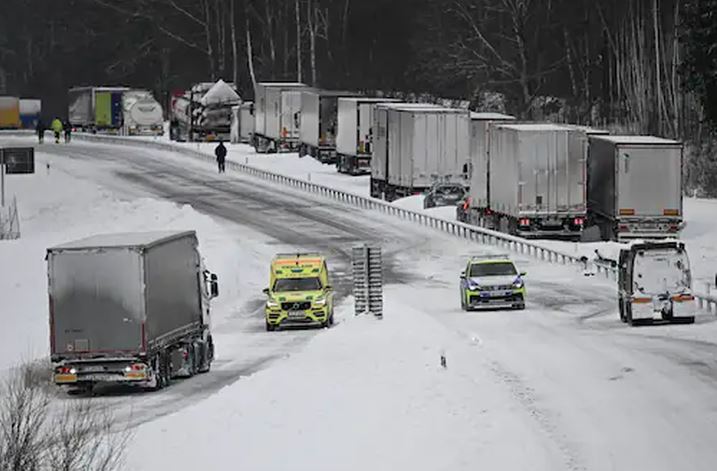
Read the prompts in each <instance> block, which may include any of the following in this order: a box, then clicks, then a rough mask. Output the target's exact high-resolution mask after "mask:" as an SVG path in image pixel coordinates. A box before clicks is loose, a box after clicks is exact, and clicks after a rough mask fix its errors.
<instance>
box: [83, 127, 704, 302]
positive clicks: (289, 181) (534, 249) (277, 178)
mask: <svg viewBox="0 0 717 471" xmlns="http://www.w3.org/2000/svg"><path fill="white" fill-rule="evenodd" d="M76 137H77V138H79V139H81V140H86V141H93V142H104V143H111V144H120V145H129V146H141V147H151V148H154V149H158V150H164V151H169V152H174V153H179V154H182V155H187V156H190V157H194V158H198V159H201V160H204V161H207V162H212V163H213V162H214V157H213V156H211V155H209V154H206V153H204V152H201V151H200V150H198V149H192V148H190V147H189V146H183V145H177V144H174V143H170V142H159V141H152V140H140V139H130V138H125V137H121V136H106V135H95V134H84V133H78V134H76ZM227 167H229V168H231V169H233V170H236V171H238V172H241V173H243V174H246V175H249V176H252V177H255V178H259V179H261V180H265V181H270V182H273V183H278V184H280V185H283V186H288V187H291V188H296V189H298V190H301V191H304V192H307V193H312V194H316V195H318V196H322V197H326V198H330V199H333V200H335V201H339V202H342V203H345V204H348V205H351V206H355V207H358V208H362V209H369V210H375V211H379V212H381V213H383V214H386V215H390V216H395V217H398V218H400V219H403V220H406V221H410V222H414V223H417V224H420V225H422V226H425V227H429V228H433V229H437V230H439V231H441V232H444V233H448V234H452V235H454V236H456V237H460V238H463V239H467V240H471V241H475V242H479V243H481V244H485V245H494V246H497V247H500V248H502V249H507V250H511V251H514V252H517V253H519V254H522V255H527V256H531V257H534V258H536V259H538V260H541V261H546V262H550V263H559V264H563V265H576V266H580V267H582V268H584V269H587V268H588V263H589V261H588V259H587V258H586V257H577V256H575V255H569V254H566V253H564V252H561V251H559V250H555V249H550V248H547V247H543V246H541V245H540V244H538V243H535V242H532V241H529V240H527V239H523V238H521V237H516V236H512V235H509V234H504V233H502V232H497V231H493V230H490V229H485V228H482V227H477V226H472V225H469V224H465V223H462V222H458V221H449V220H446V219H442V218H437V217H434V216H429V215H427V214H423V213H419V212H416V211H411V210H409V209H403V208H398V207H396V206H394V205H392V204H390V203H387V202H386V201H383V200H379V199H376V198H370V197H365V196H360V195H356V194H353V193H347V192H345V191H341V190H337V189H335V188H331V187H328V186H325V185H320V184H318V183H312V182H308V181H306V180H301V179H298V178H294V177H289V176H286V175H281V174H277V173H273V172H269V171H266V170H261V169H258V168H256V167H252V166H250V165H246V164H241V163H238V162H231V161H228V162H227ZM594 269H595V271H596V273H597V274H599V275H600V276H604V277H605V278H606V279H611V280H615V281H617V270H616V269H615V268H613V267H608V266H604V265H600V264H594ZM695 298H696V299H697V303H698V304H699V306H700V308H701V309H707V310H709V311H711V312H713V313H715V314H717V298H715V297H713V296H710V295H705V294H701V293H696V294H695Z"/></svg>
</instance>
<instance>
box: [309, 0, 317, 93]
mask: <svg viewBox="0 0 717 471" xmlns="http://www.w3.org/2000/svg"><path fill="white" fill-rule="evenodd" d="M308 8H309V15H308V21H309V52H310V55H311V85H312V86H314V87H315V86H316V28H317V25H316V6H315V5H314V0H309V1H308Z"/></svg>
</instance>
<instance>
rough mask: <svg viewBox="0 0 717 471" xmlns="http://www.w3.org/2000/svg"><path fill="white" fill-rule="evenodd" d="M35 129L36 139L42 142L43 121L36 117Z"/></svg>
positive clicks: (43, 134)
mask: <svg viewBox="0 0 717 471" xmlns="http://www.w3.org/2000/svg"><path fill="white" fill-rule="evenodd" d="M35 129H36V130H37V140H38V141H40V144H42V143H43V142H44V141H45V123H43V122H42V120H41V119H38V120H37V126H36V127H35Z"/></svg>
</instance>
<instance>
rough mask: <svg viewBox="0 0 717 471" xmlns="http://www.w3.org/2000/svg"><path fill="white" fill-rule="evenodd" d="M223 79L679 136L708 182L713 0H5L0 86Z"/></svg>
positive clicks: (157, 86) (51, 89)
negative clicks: (449, 102)
mask: <svg viewBox="0 0 717 471" xmlns="http://www.w3.org/2000/svg"><path fill="white" fill-rule="evenodd" d="M218 78H223V79H224V80H226V81H231V82H234V83H235V84H236V86H237V88H238V89H239V90H240V91H241V93H242V95H243V96H244V97H245V98H246V99H251V98H252V94H253V84H254V83H255V82H256V81H270V80H291V81H295V80H298V81H302V82H305V83H309V84H311V85H315V86H319V87H323V88H332V89H351V90H363V91H366V92H367V93H372V92H382V93H386V94H397V93H399V92H400V93H403V94H405V93H412V94H415V95H416V96H417V97H421V96H422V97H424V98H426V97H430V98H429V99H438V98H445V99H456V100H462V101H465V102H468V103H470V106H471V108H472V109H476V110H486V111H505V112H509V113H511V114H514V115H516V116H519V117H521V118H523V119H533V120H552V121H559V122H561V121H566V122H573V123H581V124H588V125H593V126H600V127H606V128H610V129H611V130H614V131H624V132H634V133H649V134H655V135H660V136H665V137H671V138H677V139H681V140H684V141H685V142H687V143H688V149H689V152H688V156H687V163H686V166H685V178H686V182H687V183H688V188H690V189H691V190H693V191H694V192H696V193H698V194H703V195H710V196H717V156H716V154H717V146H715V143H714V141H715V131H714V130H715V128H716V127H717V126H716V125H717V0H122V1H116V0H63V1H62V2H59V3H58V2H56V1H50V0H3V1H2V4H1V5H0V94H16V95H22V96H36V97H39V98H42V99H43V101H44V103H45V106H44V109H45V111H46V112H48V113H54V114H62V113H63V112H64V109H65V108H64V107H65V106H66V97H67V89H68V88H70V87H72V86H79V85H100V84H102V85H120V84H121V85H127V86H133V87H141V88H149V89H152V90H153V91H154V92H155V94H156V96H157V97H159V98H164V99H166V98H167V97H168V96H169V95H170V93H171V92H172V91H173V90H178V89H185V88H186V87H188V86H189V85H191V84H192V83H195V82H199V81H209V80H214V79H218Z"/></svg>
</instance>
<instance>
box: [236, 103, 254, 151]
mask: <svg viewBox="0 0 717 471" xmlns="http://www.w3.org/2000/svg"><path fill="white" fill-rule="evenodd" d="M252 134H254V102H253V101H245V102H244V103H242V104H241V105H237V106H233V107H232V129H231V142H232V144H239V143H244V144H246V143H249V142H251V136H252Z"/></svg>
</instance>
